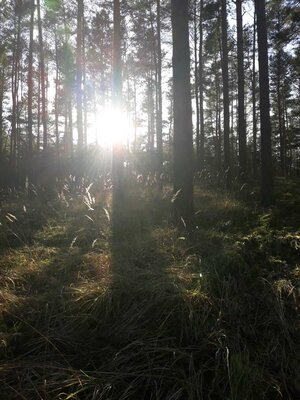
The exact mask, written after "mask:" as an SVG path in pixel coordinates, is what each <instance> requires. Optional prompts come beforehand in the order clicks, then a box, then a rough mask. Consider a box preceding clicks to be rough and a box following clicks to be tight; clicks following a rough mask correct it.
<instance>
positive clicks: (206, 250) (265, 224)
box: [0, 188, 300, 400]
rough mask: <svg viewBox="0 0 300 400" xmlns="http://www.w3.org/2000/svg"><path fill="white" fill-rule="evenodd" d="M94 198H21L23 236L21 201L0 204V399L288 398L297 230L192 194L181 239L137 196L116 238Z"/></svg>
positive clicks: (107, 213) (294, 390) (269, 215)
mask: <svg viewBox="0 0 300 400" xmlns="http://www.w3.org/2000/svg"><path fill="white" fill-rule="evenodd" d="M95 197H96V196H93V195H92V194H91V189H90V188H86V190H83V189H81V190H80V192H78V193H76V192H75V193H72V192H71V191H70V190H69V191H68V190H65V191H64V193H63V195H62V194H60V196H59V199H58V200H55V206H54V205H53V204H52V208H51V206H48V208H47V210H46V211H45V209H44V205H43V204H38V201H37V200H35V204H34V207H33V205H32V204H31V203H30V202H29V203H28V204H27V205H26V221H28V220H34V213H35V215H43V219H42V221H41V222H42V223H38V222H37V221H36V222H35V224H34V225H33V226H34V229H32V230H31V231H30V229H29V228H28V226H27V223H25V219H24V220H22V204H23V203H24V201H25V200H24V199H23V198H22V197H20V198H19V199H18V201H16V202H15V203H14V204H12V203H11V204H10V206H9V204H7V206H6V208H5V212H4V213H3V215H2V217H3V216H4V217H5V215H7V213H10V214H12V215H16V217H17V220H14V219H13V222H10V221H8V225H7V223H6V224H3V225H2V227H1V232H0V234H1V236H2V237H4V236H5V235H6V239H7V240H6V243H7V245H6V247H5V246H3V248H2V254H1V261H0V277H1V287H0V302H1V313H2V316H1V319H0V336H1V339H0V354H1V359H2V361H1V365H0V381H1V386H2V391H1V393H0V398H1V399H2V398H3V399H5V400H12V399H26V400H29V399H30V400H35V399H44V400H48V399H49V400H53V399H58V400H62V399H64V400H67V399H80V400H82V399H90V400H96V399H103V400H108V399H110V400H120V399H123V400H125V399H145V400H148V399H149V400H150V399H153V400H154V399H155V400H165V399H168V400H185V399H189V400H199V399H230V400H239V399H245V400H252V399H254V398H258V399H296V398H298V396H299V393H300V387H299V382H300V376H299V361H300V360H299V354H300V349H299V345H300V343H299V339H300V335H299V308H298V307H299V232H297V229H295V228H293V226H290V227H288V226H286V227H285V228H283V227H280V228H277V226H278V225H279V224H278V221H277V220H276V218H278V209H274V210H260V209H259V208H258V207H255V206H253V204H251V205H245V204H243V203H240V202H238V201H236V200H233V199H230V198H229V197H228V196H224V195H223V194H222V193H219V194H216V193H214V192H212V191H210V190H208V189H207V190H198V191H197V193H196V197H197V209H198V211H199V212H198V213H197V224H198V229H197V231H196V232H195V233H194V236H193V238H188V237H185V236H182V235H181V236H179V235H178V233H177V232H176V230H175V229H174V228H173V227H172V225H171V224H170V222H169V218H170V210H169V208H170V202H169V200H170V199H169V198H170V195H169V194H166V195H165V196H164V199H163V200H159V198H158V195H157V193H150V192H149V193H147V191H145V192H143V193H139V194H135V195H130V196H129V197H130V198H129V200H128V202H127V203H125V204H124V209H123V212H124V213H123V217H122V218H123V220H122V221H123V226H121V227H120V229H121V233H122V234H120V232H115V231H114V229H115V228H114V229H112V227H111V217H113V210H112V209H111V203H110V200H109V196H105V202H104V200H103V199H102V200H103V201H102V200H101V201H100V200H99V201H96V199H95ZM98 197H99V198H101V196H98ZM33 209H34V212H33ZM23 212H24V211H23ZM161 217H162V218H161ZM158 221H162V222H160V223H158ZM24 224H25V225H24ZM24 226H25V227H24ZM14 229H16V231H17V235H18V236H20V237H22V238H23V239H22V240H21V241H18V239H17V240H15V239H12V238H13V234H12V233H11V232H14ZM10 239H12V242H11V243H10Z"/></svg>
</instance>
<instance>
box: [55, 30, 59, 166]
mask: <svg viewBox="0 0 300 400" xmlns="http://www.w3.org/2000/svg"><path fill="white" fill-rule="evenodd" d="M55 67H56V71H55V99H54V114H55V144H56V157H57V161H59V129H58V122H59V111H58V88H59V61H58V46H57V26H55Z"/></svg>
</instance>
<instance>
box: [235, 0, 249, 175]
mask: <svg viewBox="0 0 300 400" xmlns="http://www.w3.org/2000/svg"><path fill="white" fill-rule="evenodd" d="M236 21H237V63H238V138H239V177H240V180H241V182H245V181H246V180H247V138H246V123H245V73H244V44H243V17H242V0H236Z"/></svg>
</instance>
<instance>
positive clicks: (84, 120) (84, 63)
mask: <svg viewBox="0 0 300 400" xmlns="http://www.w3.org/2000/svg"><path fill="white" fill-rule="evenodd" d="M82 68H83V71H82V72H83V82H82V83H83V145H84V147H85V148H86V147H87V142H88V137H87V130H88V129H87V125H88V111H87V93H86V45H85V22H84V13H83V28H82Z"/></svg>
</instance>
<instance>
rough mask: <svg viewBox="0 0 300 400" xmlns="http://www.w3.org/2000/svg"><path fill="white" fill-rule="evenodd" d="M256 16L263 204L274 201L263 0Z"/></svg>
mask: <svg viewBox="0 0 300 400" xmlns="http://www.w3.org/2000/svg"><path fill="white" fill-rule="evenodd" d="M255 12H256V17H257V38H258V62H259V90H260V129H261V200H262V203H263V204H264V205H265V206H269V205H271V204H272V203H273V201H274V195H273V166H272V141H271V123H270V87H269V63H268V38H267V23H266V10H265V0H255Z"/></svg>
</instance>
